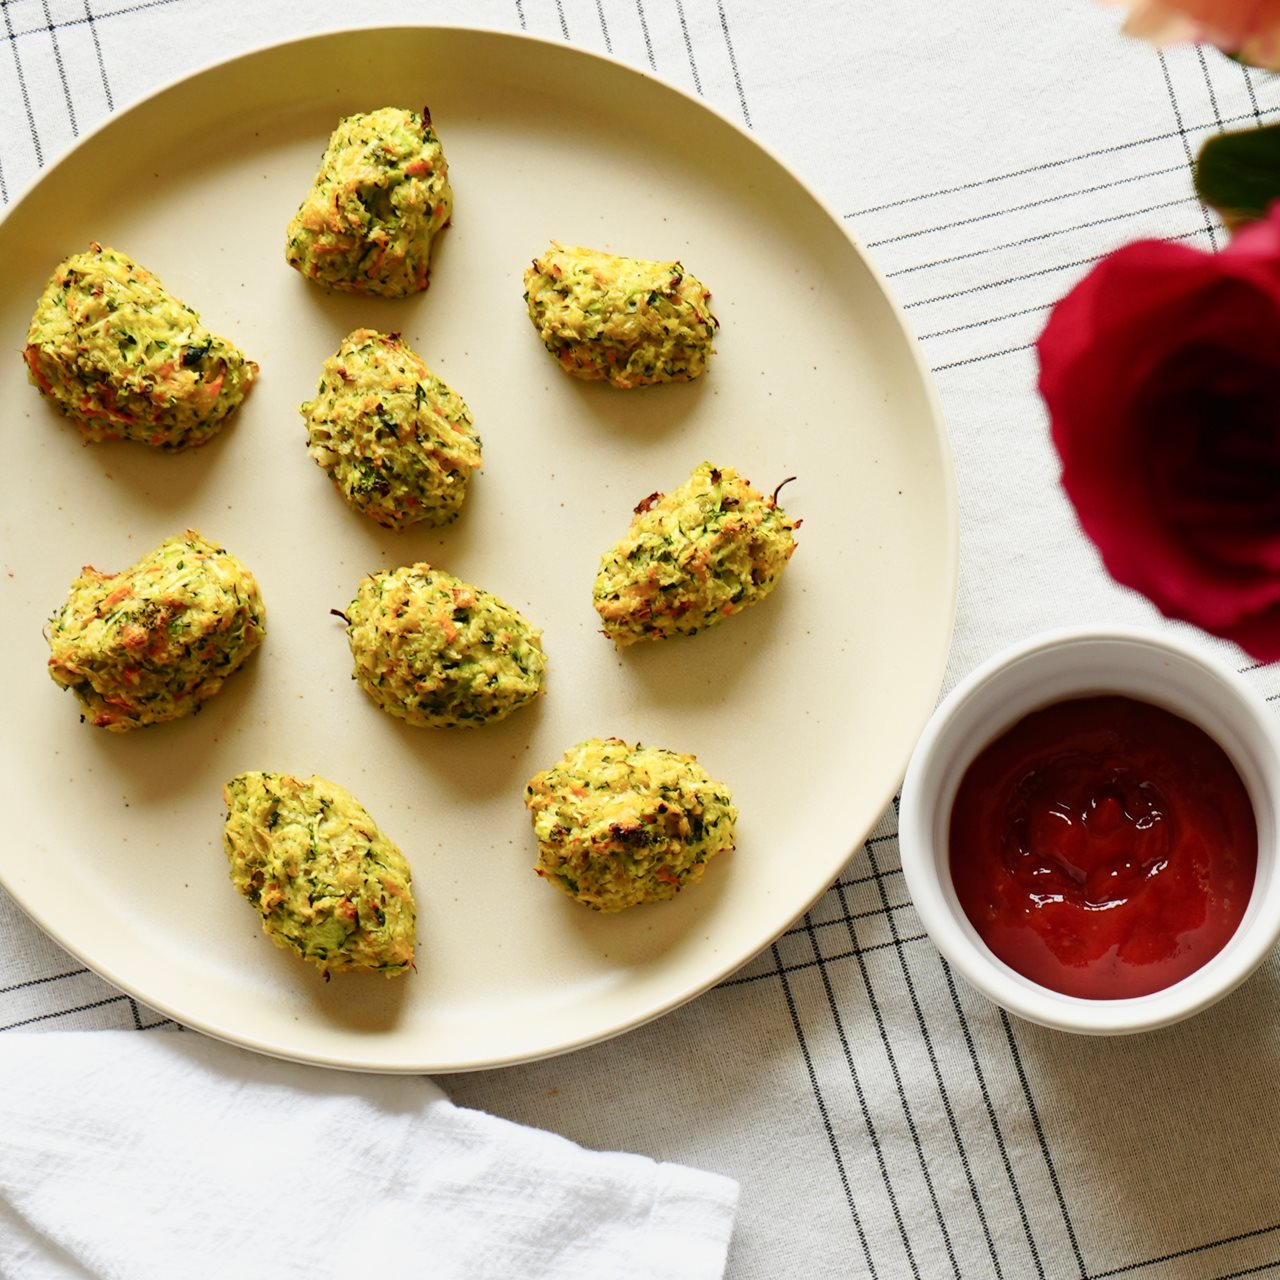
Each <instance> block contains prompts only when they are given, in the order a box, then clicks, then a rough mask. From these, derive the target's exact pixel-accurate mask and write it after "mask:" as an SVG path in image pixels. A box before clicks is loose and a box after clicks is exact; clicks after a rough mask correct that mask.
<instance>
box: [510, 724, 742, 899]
mask: <svg viewBox="0 0 1280 1280" xmlns="http://www.w3.org/2000/svg"><path fill="white" fill-rule="evenodd" d="M524 802H525V805H526V806H527V808H528V809H529V812H530V813H531V814H532V816H533V830H534V834H535V835H536V836H537V838H538V863H537V867H536V870H537V872H538V874H539V875H540V876H542V877H544V878H545V879H547V880H549V881H550V882H551V883H552V884H554V885H556V886H557V887H558V888H560V889H563V890H564V892H565V893H567V894H568V895H569V896H570V897H571V898H576V899H577V900H578V901H579V902H582V903H585V904H586V905H587V906H589V907H592V908H593V909H594V910H596V911H622V910H624V909H625V908H627V907H634V906H636V905H637V904H638V903H641V902H660V901H662V900H663V899H665V898H673V897H675V895H676V894H677V893H678V892H679V891H680V890H681V889H683V888H684V887H685V886H686V885H689V884H694V883H695V882H696V881H698V880H700V879H701V878H702V873H703V872H704V871H705V870H706V864H707V861H708V859H710V858H713V857H714V856H715V855H716V854H717V853H724V852H726V851H727V850H729V849H732V848H733V842H734V823H735V822H736V821H737V818H738V811H737V810H736V809H735V808H734V807H733V802H732V800H731V798H730V796H729V791H728V788H726V787H725V786H724V784H723V783H720V782H716V781H714V780H713V779H712V778H710V777H709V776H708V775H707V772H706V770H705V769H703V768H702V766H701V765H700V764H699V763H698V762H697V760H695V759H694V757H693V756H688V755H677V754H676V752H674V751H666V750H663V749H662V748H661V747H645V746H641V745H640V744H639V743H637V744H636V745H635V746H634V747H633V746H630V745H629V744H627V743H626V742H623V741H622V740H621V739H620V738H592V739H591V740H590V741H588V742H580V743H579V744H578V745H577V746H576V747H573V748H571V749H570V750H569V751H567V752H566V753H565V755H564V757H563V758H562V759H561V760H559V761H558V762H557V763H556V764H554V765H553V766H552V767H551V768H550V769H547V770H546V771H545V772H543V773H539V774H537V775H536V776H535V777H533V778H531V779H530V781H529V784H528V786H526V787H525V792H524Z"/></svg>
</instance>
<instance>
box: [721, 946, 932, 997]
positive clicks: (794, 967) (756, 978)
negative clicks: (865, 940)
mask: <svg viewBox="0 0 1280 1280" xmlns="http://www.w3.org/2000/svg"><path fill="white" fill-rule="evenodd" d="M928 937H929V935H928V934H927V933H913V934H911V935H910V937H906V938H898V939H895V940H893V941H890V942H873V943H872V944H871V945H870V946H869V947H859V946H854V947H851V948H850V949H849V950H848V951H837V952H835V953H834V954H833V955H829V956H826V957H824V959H823V963H825V964H834V963H835V962H836V961H837V960H849V959H851V958H853V957H854V956H869V955H870V954H871V953H872V952H873V951H883V950H884V949H885V948H886V947H905V946H906V945H907V943H909V942H924V941H926V940H927V939H928ZM817 963H818V961H817V960H797V961H796V962H795V964H787V965H783V964H782V963H781V960H779V964H780V965H781V968H780V969H779V970H778V973H799V972H800V970H801V969H812V968H813V967H814V966H815V965H816V964H817ZM778 973H775V972H774V971H773V970H770V971H769V972H768V973H752V974H748V975H747V976H746V977H745V978H726V979H725V980H724V981H723V982H721V983H720V984H719V986H721V987H741V986H745V985H746V984H747V983H748V982H762V981H763V980H764V979H765V978H776V977H777V976H778Z"/></svg>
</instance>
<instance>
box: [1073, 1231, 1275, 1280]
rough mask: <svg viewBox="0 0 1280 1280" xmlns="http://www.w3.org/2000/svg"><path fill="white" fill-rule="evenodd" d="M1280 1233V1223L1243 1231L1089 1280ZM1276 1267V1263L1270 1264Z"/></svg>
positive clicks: (1096, 1274) (1103, 1279) (1107, 1278)
mask: <svg viewBox="0 0 1280 1280" xmlns="http://www.w3.org/2000/svg"><path fill="white" fill-rule="evenodd" d="M1276 1231H1280V1222H1274V1223H1272V1224H1271V1226H1269V1227H1259V1228H1258V1229H1257V1230H1256V1231H1242V1232H1241V1233H1240V1234H1239V1235H1235V1236H1224V1237H1223V1238H1222V1239H1221V1240H1210V1241H1209V1242H1208V1243H1207V1244H1197V1245H1192V1246H1191V1247H1190V1248H1188V1249H1179V1250H1178V1251H1177V1253H1162V1254H1161V1255H1160V1256H1159V1257H1158V1258H1146V1259H1144V1260H1143V1261H1142V1262H1130V1263H1128V1264H1127V1265H1126V1266H1123V1267H1115V1268H1114V1269H1112V1270H1111V1271H1095V1272H1094V1273H1093V1274H1092V1275H1091V1276H1090V1277H1089V1280H1111V1277H1112V1276H1125V1275H1128V1274H1129V1273H1130V1272H1132V1271H1140V1270H1142V1268H1143V1267H1158V1266H1159V1265H1160V1264H1161V1263H1162V1262H1174V1261H1176V1260H1177V1259H1178V1258H1189V1257H1191V1255H1192V1254H1196V1253H1207V1252H1208V1251H1209V1250H1210V1249H1220V1248H1222V1246H1223V1245H1228V1244H1239V1243H1240V1242H1241V1241H1242V1240H1256V1239H1257V1238H1258V1237H1259V1236H1268V1235H1271V1234H1272V1233H1273V1232H1276ZM1267 1265H1268V1266H1274V1265H1275V1264H1274V1263H1268V1264H1267Z"/></svg>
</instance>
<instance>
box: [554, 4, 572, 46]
mask: <svg viewBox="0 0 1280 1280" xmlns="http://www.w3.org/2000/svg"><path fill="white" fill-rule="evenodd" d="M556 13H557V14H558V15H559V17H560V34H561V35H562V36H563V37H564V38H565V39H566V40H568V39H569V23H568V22H567V21H566V19H565V16H564V0H556Z"/></svg>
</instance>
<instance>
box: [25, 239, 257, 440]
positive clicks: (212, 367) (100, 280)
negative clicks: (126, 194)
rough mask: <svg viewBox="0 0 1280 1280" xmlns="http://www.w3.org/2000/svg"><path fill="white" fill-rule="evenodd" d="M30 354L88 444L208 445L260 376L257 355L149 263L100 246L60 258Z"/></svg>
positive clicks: (34, 373)
mask: <svg viewBox="0 0 1280 1280" xmlns="http://www.w3.org/2000/svg"><path fill="white" fill-rule="evenodd" d="M23 358H24V359H25V360H26V362H27V373H28V376H29V377H30V379H31V381H32V382H34V383H35V385H36V386H37V387H39V388H40V390H41V391H42V392H44V394H45V395H46V396H48V397H49V399H50V400H52V401H53V403H54V404H55V405H56V406H57V408H58V409H59V410H60V411H61V412H62V413H64V414H66V416H67V417H68V418H70V419H71V420H72V421H73V422H74V423H75V424H76V426H78V427H79V428H80V432H81V434H82V435H83V436H84V439H85V443H86V444H92V443H96V442H98V441H102V440H136V441H138V442H139V443H141V444H148V445H151V446H152V447H154V448H157V449H168V450H178V449H189V448H192V447H194V446H196V445H201V444H205V443H206V442H208V441H209V440H211V439H212V438H213V436H214V435H216V434H217V432H218V429H219V428H220V427H221V426H222V424H223V423H224V422H225V421H226V419H227V417H228V415H230V414H231V413H232V412H233V411H234V410H235V409H236V408H237V406H238V405H239V404H240V402H241V401H242V400H243V399H244V397H245V394H246V393H247V392H248V390H249V387H250V386H251V384H252V383H253V380H254V379H255V378H256V377H257V376H258V366H257V365H256V364H254V362H253V361H252V360H246V359H245V357H244V354H243V352H241V351H240V350H238V349H237V348H236V347H234V346H232V344H231V343H229V342H227V341H226V340H225V339H223V338H219V337H216V336H215V335H214V334H212V333H210V332H209V330H208V329H206V328H205V327H204V325H202V324H201V323H200V317H199V316H198V315H197V314H196V313H195V312H194V311H192V309H191V308H190V307H189V306H187V305H186V303H184V302H180V301H179V300H178V299H177V298H175V297H174V296H173V294H171V293H169V292H168V290H166V289H165V287H164V286H163V285H162V284H161V283H160V281H159V280H157V279H156V277H155V276H153V275H152V274H151V272H150V271H148V270H147V269H146V268H145V267H142V266H139V265H138V264H137V263H136V262H134V261H133V260H132V259H131V258H127V257H126V256H125V255H124V254H123V253H118V252H117V251H116V250H115V249H104V248H103V247H102V246H101V245H100V244H91V245H90V246H89V251H88V252H87V253H75V254H72V255H71V257H69V258H67V259H65V260H64V261H63V262H61V263H59V264H58V267H57V270H56V271H54V273H53V275H52V277H51V278H50V280H49V283H48V284H47V285H46V286H45V289H44V293H42V294H41V295H40V301H39V303H37V305H36V310H35V314H34V315H33V316H32V317H31V326H30V328H29V329H28V331H27V346H26V350H25V351H24V352H23Z"/></svg>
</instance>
